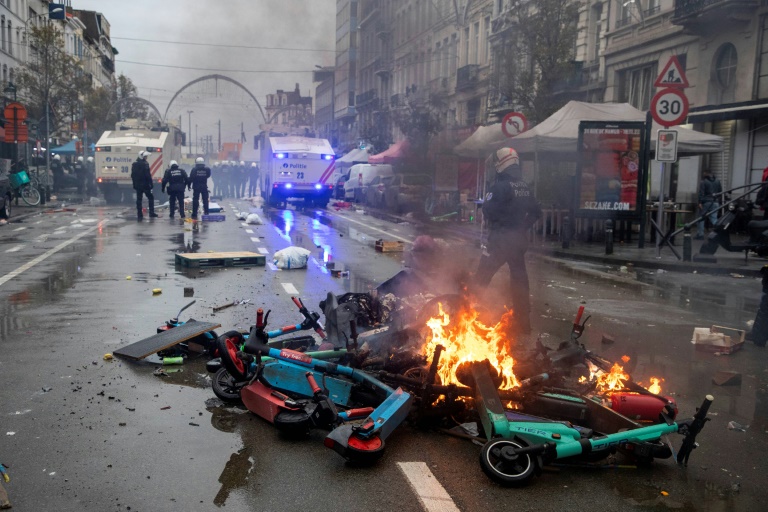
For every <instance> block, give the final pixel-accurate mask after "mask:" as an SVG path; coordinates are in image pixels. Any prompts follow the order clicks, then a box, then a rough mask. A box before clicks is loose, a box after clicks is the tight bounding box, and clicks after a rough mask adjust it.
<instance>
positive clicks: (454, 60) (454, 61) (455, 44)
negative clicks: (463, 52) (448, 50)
mask: <svg viewBox="0 0 768 512" xmlns="http://www.w3.org/2000/svg"><path fill="white" fill-rule="evenodd" d="M451 47H452V48H453V55H451V76H453V75H455V74H456V67H457V66H458V63H459V35H458V34H453V36H451Z"/></svg>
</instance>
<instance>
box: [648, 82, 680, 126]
mask: <svg viewBox="0 0 768 512" xmlns="http://www.w3.org/2000/svg"><path fill="white" fill-rule="evenodd" d="M651 115H652V116H653V118H654V119H655V120H656V122H657V123H659V124H660V125H661V126H664V127H665V128H668V127H670V126H675V125H676V124H680V123H681V122H683V120H684V119H685V118H686V117H688V98H687V97H686V96H685V93H684V92H683V91H681V90H679V89H662V90H660V91H659V92H657V93H656V96H654V97H653V99H652V100H651Z"/></svg>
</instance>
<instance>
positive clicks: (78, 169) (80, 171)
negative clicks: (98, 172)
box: [74, 156, 87, 195]
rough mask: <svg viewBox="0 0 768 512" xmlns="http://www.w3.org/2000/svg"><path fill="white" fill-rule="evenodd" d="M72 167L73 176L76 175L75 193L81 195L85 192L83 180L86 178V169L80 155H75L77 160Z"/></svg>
mask: <svg viewBox="0 0 768 512" xmlns="http://www.w3.org/2000/svg"><path fill="white" fill-rule="evenodd" d="M74 169H75V176H76V177H77V193H78V194H80V195H83V194H84V193H85V180H86V175H87V170H86V169H85V162H83V157H82V156H79V157H77V160H76V161H75V165H74Z"/></svg>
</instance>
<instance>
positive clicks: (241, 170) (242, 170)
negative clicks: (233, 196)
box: [237, 160, 248, 199]
mask: <svg viewBox="0 0 768 512" xmlns="http://www.w3.org/2000/svg"><path fill="white" fill-rule="evenodd" d="M237 170H238V173H237V197H238V199H239V198H242V197H245V187H246V184H247V183H248V168H247V167H246V166H245V162H244V161H243V160H240V166H239V167H238V169H237Z"/></svg>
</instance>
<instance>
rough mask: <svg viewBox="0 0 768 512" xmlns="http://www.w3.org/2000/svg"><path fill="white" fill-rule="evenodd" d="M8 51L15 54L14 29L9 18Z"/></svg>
mask: <svg viewBox="0 0 768 512" xmlns="http://www.w3.org/2000/svg"><path fill="white" fill-rule="evenodd" d="M8 53H10V54H11V55H13V29H12V28H11V20H8Z"/></svg>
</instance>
